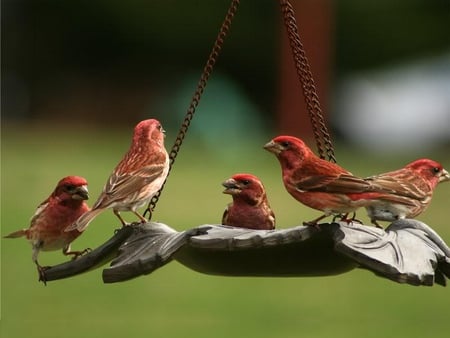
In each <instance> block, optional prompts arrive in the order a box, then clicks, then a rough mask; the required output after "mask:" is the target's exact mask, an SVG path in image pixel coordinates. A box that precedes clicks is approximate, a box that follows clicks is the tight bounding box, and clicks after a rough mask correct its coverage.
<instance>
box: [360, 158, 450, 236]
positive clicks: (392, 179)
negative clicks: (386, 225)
mask: <svg viewBox="0 0 450 338" xmlns="http://www.w3.org/2000/svg"><path fill="white" fill-rule="evenodd" d="M365 180H366V181H368V182H370V183H371V184H372V185H374V186H376V187H377V188H378V190H379V191H380V193H379V194H378V195H377V196H376V197H375V196H374V198H373V201H372V203H371V204H370V205H368V206H366V210H367V214H368V216H369V218H370V220H371V222H372V224H374V225H376V226H378V227H380V226H379V224H378V222H377V221H390V222H393V221H395V220H397V219H403V218H415V217H416V216H418V215H419V214H421V213H422V212H423V211H425V209H426V208H427V207H428V206H429V205H430V203H431V199H432V197H433V192H434V189H435V188H436V186H437V185H438V184H439V183H441V182H446V181H449V180H450V175H449V173H448V171H447V170H445V169H444V167H443V166H442V164H440V163H439V162H436V161H434V160H431V159H427V158H421V159H418V160H415V161H413V162H411V163H408V164H407V165H405V166H404V167H403V168H401V169H398V170H395V171H390V172H387V173H383V174H379V175H374V176H370V177H367V178H365Z"/></svg>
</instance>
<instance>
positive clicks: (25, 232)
mask: <svg viewBox="0 0 450 338" xmlns="http://www.w3.org/2000/svg"><path fill="white" fill-rule="evenodd" d="M88 198H89V194H88V189H87V181H86V180H85V179H84V178H83V177H79V176H68V177H64V178H63V179H61V180H60V181H59V182H58V184H57V186H56V188H55V190H54V191H53V193H52V194H51V195H50V196H49V197H48V198H47V199H46V200H45V201H44V202H42V203H41V204H40V205H39V206H38V208H37V209H36V212H35V214H34V216H33V217H32V218H31V222H30V227H29V228H28V229H22V230H18V231H15V232H13V233H10V234H9V235H6V236H5V238H17V237H22V236H25V237H26V238H27V239H28V240H29V241H30V242H31V245H32V250H33V255H32V259H33V262H34V263H35V264H36V266H37V269H38V273H39V280H41V281H43V282H44V283H45V270H46V267H42V266H41V265H39V263H38V255H39V251H41V250H42V251H52V250H59V249H62V252H63V254H64V255H66V256H67V255H72V256H73V258H76V257H78V256H79V255H82V254H84V253H85V252H87V250H88V249H86V250H83V251H71V250H70V243H72V242H73V241H74V240H75V239H76V238H77V237H78V236H80V235H81V232H80V231H78V230H76V229H75V230H72V231H69V232H65V231H64V229H65V228H66V227H67V226H68V225H70V224H72V223H73V222H75V221H76V220H77V219H78V218H79V217H80V216H81V215H83V214H84V213H85V212H87V211H88V210H89V207H88V205H87V204H86V203H85V200H87V199H88Z"/></svg>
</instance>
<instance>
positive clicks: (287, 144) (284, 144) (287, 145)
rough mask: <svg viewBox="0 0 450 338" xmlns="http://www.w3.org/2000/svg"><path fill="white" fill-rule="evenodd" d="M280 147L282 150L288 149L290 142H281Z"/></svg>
mask: <svg viewBox="0 0 450 338" xmlns="http://www.w3.org/2000/svg"><path fill="white" fill-rule="evenodd" d="M281 145H282V146H283V148H288V147H289V146H290V145H291V142H289V141H283V142H281Z"/></svg>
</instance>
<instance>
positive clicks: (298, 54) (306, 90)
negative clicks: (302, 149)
mask: <svg viewBox="0 0 450 338" xmlns="http://www.w3.org/2000/svg"><path fill="white" fill-rule="evenodd" d="M280 6H281V11H282V13H283V19H284V24H285V26H286V30H287V34H288V37H289V44H290V46H291V49H292V54H293V57H294V63H295V67H296V69H297V75H298V77H299V80H300V82H301V84H302V88H303V95H304V97H305V101H306V107H307V109H308V114H309V118H310V121H311V125H312V129H313V133H314V137H315V139H316V145H317V151H318V152H319V156H320V157H321V158H325V154H324V153H325V152H326V156H327V157H328V160H329V161H332V162H335V163H336V158H335V156H334V148H333V143H332V142H331V137H330V133H329V132H328V128H327V126H326V124H325V121H324V118H323V115H322V109H321V108H320V103H319V97H318V96H317V93H316V87H315V84H314V79H313V77H312V73H311V69H310V67H309V62H308V59H307V57H306V54H305V50H304V48H303V45H302V43H301V41H300V36H299V34H298V28H297V23H296V20H295V15H294V9H293V7H292V5H291V4H290V3H289V1H288V0H280Z"/></svg>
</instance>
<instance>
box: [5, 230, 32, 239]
mask: <svg viewBox="0 0 450 338" xmlns="http://www.w3.org/2000/svg"><path fill="white" fill-rule="evenodd" d="M27 230H28V229H21V230H17V231H14V232H11V233H10V234H9V235H6V236H3V238H19V237H22V236H26V235H27Z"/></svg>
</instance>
